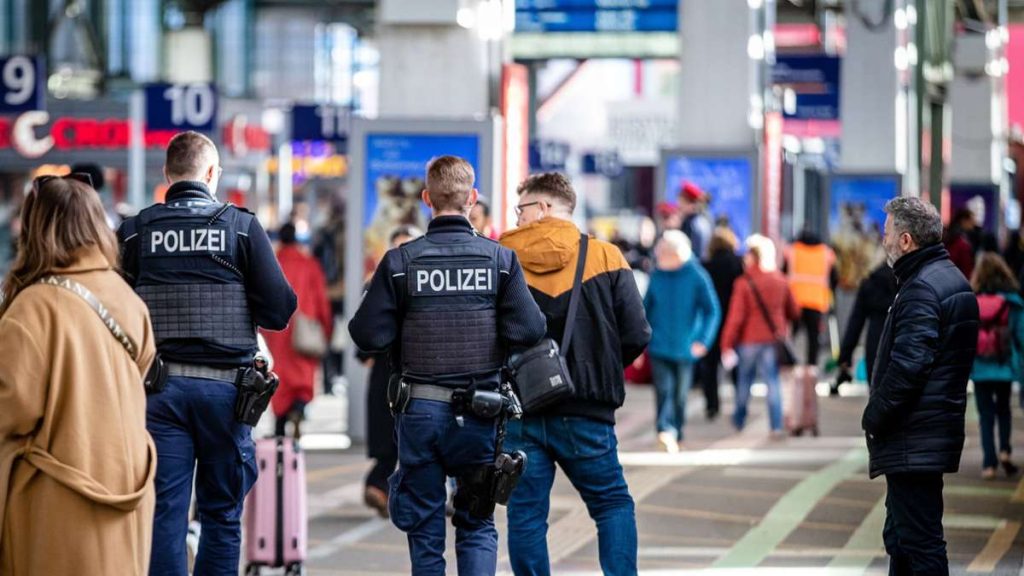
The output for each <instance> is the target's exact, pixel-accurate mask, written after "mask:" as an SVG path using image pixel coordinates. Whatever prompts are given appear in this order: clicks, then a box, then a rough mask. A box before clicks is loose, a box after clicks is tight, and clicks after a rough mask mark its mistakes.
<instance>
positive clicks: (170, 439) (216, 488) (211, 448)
mask: <svg viewBox="0 0 1024 576" xmlns="http://www.w3.org/2000/svg"><path fill="white" fill-rule="evenodd" d="M236 395H237V389H236V388H235V386H234V384H233V383H229V382H223V381H220V380H207V379H204V378H185V377H179V376H172V377H170V378H168V379H167V386H166V387H165V388H164V390H163V391H162V392H160V393H159V394H154V395H152V396H150V397H149V398H148V399H147V407H146V428H148V429H149V433H150V435H151V436H152V437H153V442H154V443H155V444H156V455H157V467H156V514H155V517H154V519H153V553H152V559H151V560H150V566H149V573H150V576H186V575H187V574H188V570H187V567H186V558H187V557H186V550H185V537H186V535H187V533H188V522H189V507H190V504H191V500H192V479H193V470H195V480H196V482H195V488H196V502H197V504H198V510H199V519H200V522H201V523H202V533H201V535H200V539H199V554H198V555H197V556H196V562H195V568H194V571H193V574H194V576H224V575H227V574H232V575H233V574H238V561H239V557H240V554H241V550H240V546H241V541H242V530H241V519H242V504H243V501H244V500H245V495H246V493H248V492H249V489H250V488H252V485H253V484H254V483H255V482H256V474H257V470H256V462H255V445H254V443H253V441H252V430H251V428H250V427H249V426H246V425H245V424H240V423H238V422H236V421H235V416H234V406H235V396H236Z"/></svg>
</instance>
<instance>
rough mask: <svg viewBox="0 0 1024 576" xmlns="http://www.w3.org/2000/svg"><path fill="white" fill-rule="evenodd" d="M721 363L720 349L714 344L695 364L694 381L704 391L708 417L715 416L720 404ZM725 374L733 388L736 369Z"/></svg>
mask: <svg viewBox="0 0 1024 576" xmlns="http://www.w3.org/2000/svg"><path fill="white" fill-rule="evenodd" d="M721 363H722V348H721V347H720V346H719V345H718V343H717V342H716V343H715V345H714V346H712V347H711V348H710V349H709V350H708V353H707V355H706V356H704V357H703V358H701V359H700V361H699V362H697V365H696V366H694V369H695V370H696V371H697V373H696V378H695V381H696V382H699V383H700V387H701V389H702V390H703V391H704V399H705V405H706V408H707V410H706V411H707V414H708V416H712V417H713V416H717V415H718V412H719V409H720V403H719V399H718V383H719V379H718V376H719V364H721ZM725 373H726V374H728V375H729V377H730V378H731V379H732V384H733V386H735V385H736V368H733V369H732V370H726V371H725Z"/></svg>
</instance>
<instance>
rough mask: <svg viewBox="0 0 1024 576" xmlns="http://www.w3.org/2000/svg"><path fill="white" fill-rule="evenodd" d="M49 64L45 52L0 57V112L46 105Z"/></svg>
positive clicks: (18, 111)
mask: <svg viewBox="0 0 1024 576" xmlns="http://www.w3.org/2000/svg"><path fill="white" fill-rule="evenodd" d="M45 79H46V66H45V65H44V64H43V58H42V57H41V56H7V57H5V58H0V114H3V115H7V114H20V113H22V112H28V111H30V110H43V109H44V108H45V107H46V86H45Z"/></svg>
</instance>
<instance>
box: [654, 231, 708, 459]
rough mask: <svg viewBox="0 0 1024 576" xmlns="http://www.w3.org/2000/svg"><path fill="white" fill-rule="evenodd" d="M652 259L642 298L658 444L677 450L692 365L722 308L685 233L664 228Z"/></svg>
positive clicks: (684, 417) (691, 380) (697, 357)
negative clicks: (654, 261) (654, 262)
mask: <svg viewBox="0 0 1024 576" xmlns="http://www.w3.org/2000/svg"><path fill="white" fill-rule="evenodd" d="M655 258H656V259H657V268H656V269H655V271H654V273H653V274H652V275H651V283H650V286H649V287H648V289H647V295H646V296H645V297H644V310H645V311H646V312H647V321H648V323H650V325H651V331H652V334H651V343H650V345H649V347H648V351H649V353H650V356H651V369H652V371H653V376H654V385H655V390H656V402H657V429H658V443H659V444H660V445H661V447H662V448H663V449H664V450H665V451H666V452H677V451H678V449H679V448H680V447H681V446H682V443H683V427H684V426H685V425H686V397H687V395H688V394H689V392H690V386H691V384H692V383H693V365H694V364H695V363H696V362H697V360H700V359H701V358H702V357H703V356H704V355H705V354H707V351H708V348H710V347H711V346H712V345H713V344H714V342H715V336H716V335H717V334H718V328H719V325H720V323H721V321H722V311H721V307H720V306H719V303H718V297H717V296H716V295H715V287H714V284H712V283H711V277H710V276H709V275H708V273H707V271H705V270H704V268H703V267H702V266H701V265H700V262H699V260H698V259H697V258H696V255H695V254H693V250H692V248H691V246H690V239H689V238H687V237H686V235H685V234H683V233H682V232H680V231H679V230H666V231H665V233H664V234H663V235H662V237H661V240H660V241H659V242H658V245H657V246H656V247H655Z"/></svg>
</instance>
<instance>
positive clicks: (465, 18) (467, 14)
mask: <svg viewBox="0 0 1024 576" xmlns="http://www.w3.org/2000/svg"><path fill="white" fill-rule="evenodd" d="M449 14H450V12H449ZM455 22H456V23H458V25H459V26H462V27H463V28H465V29H466V30H472V29H473V28H475V27H476V10H474V9H472V8H469V7H465V8H459V11H458V12H456V13H455Z"/></svg>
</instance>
